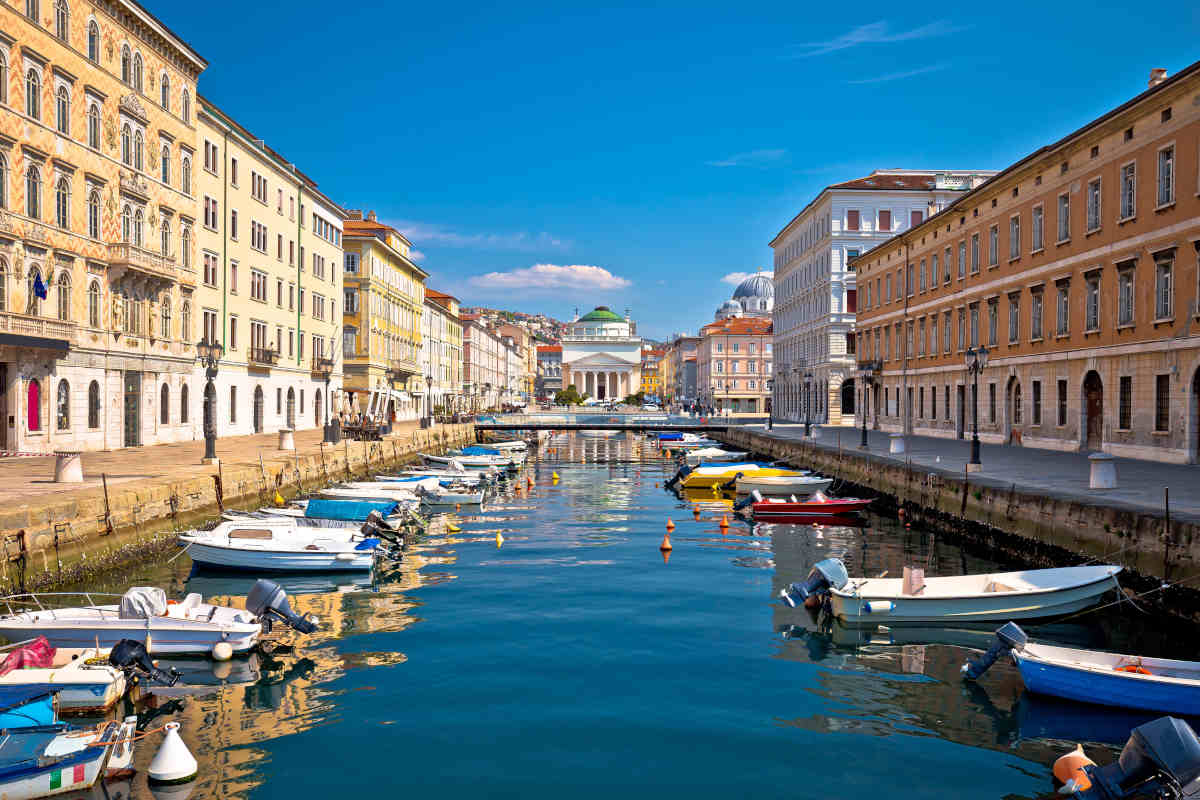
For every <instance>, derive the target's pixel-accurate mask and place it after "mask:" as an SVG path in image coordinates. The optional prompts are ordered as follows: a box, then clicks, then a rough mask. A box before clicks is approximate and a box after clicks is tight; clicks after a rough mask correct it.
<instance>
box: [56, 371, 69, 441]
mask: <svg viewBox="0 0 1200 800" xmlns="http://www.w3.org/2000/svg"><path fill="white" fill-rule="evenodd" d="M55 408H56V409H57V413H56V414H55V415H54V427H55V428H57V429H58V430H60V431H69V430H70V429H71V384H69V383H67V381H66V378H64V379H62V380H60V381H59V382H58V402H57V403H55Z"/></svg>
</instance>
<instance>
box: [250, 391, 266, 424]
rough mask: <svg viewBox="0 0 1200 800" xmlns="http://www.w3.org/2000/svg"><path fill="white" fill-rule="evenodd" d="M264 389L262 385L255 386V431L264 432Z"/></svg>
mask: <svg viewBox="0 0 1200 800" xmlns="http://www.w3.org/2000/svg"><path fill="white" fill-rule="evenodd" d="M263 405H264V403H263V390H262V387H261V386H255V387H254V415H253V417H254V432H255V433H262V432H263Z"/></svg>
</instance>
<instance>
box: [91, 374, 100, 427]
mask: <svg viewBox="0 0 1200 800" xmlns="http://www.w3.org/2000/svg"><path fill="white" fill-rule="evenodd" d="M88 427H89V428H99V427H100V384H99V383H97V382H96V381H92V383H91V385H90V386H88Z"/></svg>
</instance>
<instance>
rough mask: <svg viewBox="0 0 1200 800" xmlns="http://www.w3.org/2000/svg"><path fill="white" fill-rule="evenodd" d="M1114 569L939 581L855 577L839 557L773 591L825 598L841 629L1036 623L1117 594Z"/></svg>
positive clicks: (794, 597)
mask: <svg viewBox="0 0 1200 800" xmlns="http://www.w3.org/2000/svg"><path fill="white" fill-rule="evenodd" d="M1120 571H1121V567H1119V566H1115V565H1111V564H1100V565H1095V566H1083V567H1058V568H1055V569H1027V570H1020V571H1017V572H999V573H992V574H980V575H957V576H952V577H944V578H924V577H921V578H920V579H918V578H916V577H915V575H916V573H915V572H914V573H913V575H914V577H912V578H910V579H908V580H906V579H905V578H856V579H854V580H850V579H849V577H848V576H847V573H846V567H845V565H844V564H842V562H841V561H840V560H839V559H836V558H827V559H825V560H823V561H820V562H818V563H817V564H816V565H814V566H813V568H812V571H811V572H810V573H809V576H808V578H807V579H806V580H805V581H804V583H793V584H792V585H791V586H789V587H788V588H786V589H784V590H782V592H781V593H780V595H781V597H782V599H783V600H784V602H786V603H787V604H788V605H793V606H794V605H795V604H796V603H797V602H798V601H799V602H802V601H804V600H806V599H808V597H810V596H812V595H814V594H822V593H826V592H827V593H828V594H829V597H830V600H831V603H832V611H833V614H834V616H835V617H837V618H838V619H840V620H841V621H842V622H843V623H844V624H847V625H852V624H863V623H868V624H871V625H879V624H884V625H901V624H905V623H931V622H942V623H948V622H954V623H962V622H989V621H999V622H1003V621H1004V620H1008V619H1040V618H1044V617H1054V616H1059V615H1061V614H1069V613H1071V612H1073V611H1079V610H1081V609H1084V608H1087V607H1088V606H1090V605H1093V604H1095V603H1096V602H1098V601H1099V599H1100V596H1101V595H1103V594H1104V593H1105V592H1106V591H1108V590H1109V589H1116V590H1117V591H1120V586H1119V584H1118V583H1117V574H1118V573H1119V572H1120Z"/></svg>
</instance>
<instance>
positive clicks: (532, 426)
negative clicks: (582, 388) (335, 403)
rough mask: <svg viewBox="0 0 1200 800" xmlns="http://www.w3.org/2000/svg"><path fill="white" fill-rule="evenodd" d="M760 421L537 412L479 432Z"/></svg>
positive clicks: (478, 425) (723, 427) (693, 427)
mask: <svg viewBox="0 0 1200 800" xmlns="http://www.w3.org/2000/svg"><path fill="white" fill-rule="evenodd" d="M758 422H759V421H758V420H752V419H731V418H729V417H688V416H681V415H671V414H645V413H640V414H639V413H633V414H628V413H600V414H597V413H594V412H592V413H565V414H563V413H554V412H545V413H535V414H496V415H494V416H481V417H479V418H477V419H476V421H475V430H476V431H477V432H482V431H538V430H541V431H545V430H555V431H583V430H591V431H596V430H600V431H727V430H729V429H730V428H732V427H739V426H742V425H749V424H757V423H758Z"/></svg>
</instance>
